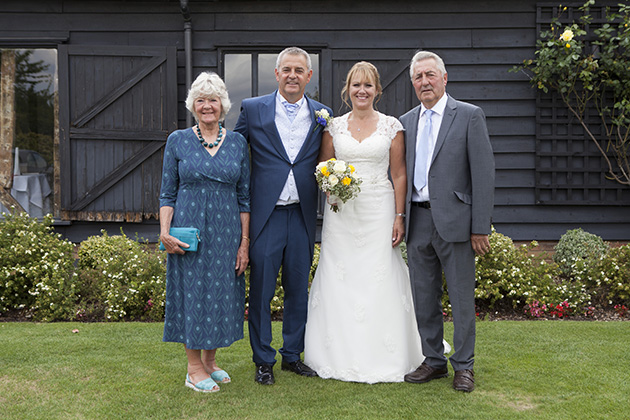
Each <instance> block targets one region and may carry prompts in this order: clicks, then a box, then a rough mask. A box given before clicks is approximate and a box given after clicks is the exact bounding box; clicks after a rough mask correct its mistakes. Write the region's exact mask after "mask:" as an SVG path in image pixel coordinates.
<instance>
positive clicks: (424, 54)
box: [409, 51, 446, 78]
mask: <svg viewBox="0 0 630 420" xmlns="http://www.w3.org/2000/svg"><path fill="white" fill-rule="evenodd" d="M429 58H432V59H434V60H435V63H436V64H437V68H438V70H439V71H440V72H442V76H444V75H445V74H446V66H445V65H444V60H442V58H440V56H439V55H437V54H436V53H433V52H431V51H418V52H417V53H416V54H415V55H414V56H413V58H412V59H411V64H410V65H409V77H411V78H413V67H414V66H415V65H416V63H417V62H418V61H422V60H426V59H429Z"/></svg>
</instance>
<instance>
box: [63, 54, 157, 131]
mask: <svg viewBox="0 0 630 420" xmlns="http://www.w3.org/2000/svg"><path fill="white" fill-rule="evenodd" d="M165 60H166V56H164V55H160V56H157V57H153V58H152V59H151V60H150V61H148V62H147V63H146V65H144V66H143V67H141V68H140V69H139V70H138V71H137V72H136V74H134V75H133V76H132V77H130V78H128V79H127V80H125V82H124V83H123V84H122V85H120V86H119V87H118V88H117V89H115V90H113V91H112V92H110V93H109V94H108V95H107V96H105V97H104V98H102V99H101V100H100V101H98V102H97V103H95V104H94V105H93V106H91V107H90V109H88V110H87V111H85V112H84V113H83V114H82V115H79V116H78V117H77V119H76V120H74V121H73V122H72V126H73V127H81V126H83V125H85V124H86V123H87V122H88V121H90V120H91V119H92V118H94V117H95V116H97V115H98V114H99V113H100V112H101V111H103V110H104V109H105V108H107V107H108V106H109V105H111V104H112V103H113V102H114V101H115V100H116V99H118V98H120V97H121V96H122V95H123V94H124V93H125V92H127V91H128V90H129V89H131V88H132V87H134V86H135V85H136V84H137V83H138V82H140V81H141V80H142V79H144V78H145V77H146V76H147V75H148V74H149V73H151V72H152V71H153V70H155V69H156V68H158V67H159V66H160V65H161V64H162V63H163V62H164V61H165Z"/></svg>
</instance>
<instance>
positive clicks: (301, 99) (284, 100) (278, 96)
mask: <svg viewBox="0 0 630 420" xmlns="http://www.w3.org/2000/svg"><path fill="white" fill-rule="evenodd" d="M305 98H306V96H305V95H302V97H301V98H300V99H299V100H298V101H297V102H296V105H297V106H298V109H300V108H302V104H303V103H304V101H306V99H305ZM276 100H277V101H279V102H280V103H281V104H282V106H284V104H286V103H289V101H287V100H286V99H284V96H282V95H280V92H276Z"/></svg>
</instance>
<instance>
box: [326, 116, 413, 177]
mask: <svg viewBox="0 0 630 420" xmlns="http://www.w3.org/2000/svg"><path fill="white" fill-rule="evenodd" d="M349 115H350V113H348V114H344V115H342V116H341V117H335V118H334V119H333V121H332V123H331V124H330V125H329V127H328V128H326V130H328V131H329V132H330V134H331V135H332V138H333V146H334V147H335V156H336V158H337V159H341V160H344V161H346V163H349V164H352V165H353V166H354V167H355V168H356V175H357V176H358V177H360V178H361V179H362V180H363V183H362V184H361V188H365V187H368V186H369V185H374V184H381V185H382V184H384V183H387V184H389V180H388V177H387V170H388V168H389V148H390V146H391V143H392V140H393V139H394V137H395V136H396V133H398V132H399V131H402V130H404V129H403V126H402V124H401V123H400V121H398V120H397V119H396V118H394V117H391V116H388V115H385V114H381V113H380V112H379V113H378V122H377V124H376V130H375V131H374V133H372V134H371V135H370V136H369V137H366V138H365V139H363V140H362V141H361V142H359V141H358V140H356V139H355V138H354V137H352V134H350V131H349V130H348V116H349Z"/></svg>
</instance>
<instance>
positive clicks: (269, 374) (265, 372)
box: [254, 364, 276, 385]
mask: <svg viewBox="0 0 630 420" xmlns="http://www.w3.org/2000/svg"><path fill="white" fill-rule="evenodd" d="M254 380H255V381H256V382H258V383H259V384H261V385H273V384H275V383H276V380H275V378H274V377H273V366H271V365H268V364H261V365H256V376H255V377H254Z"/></svg>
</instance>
